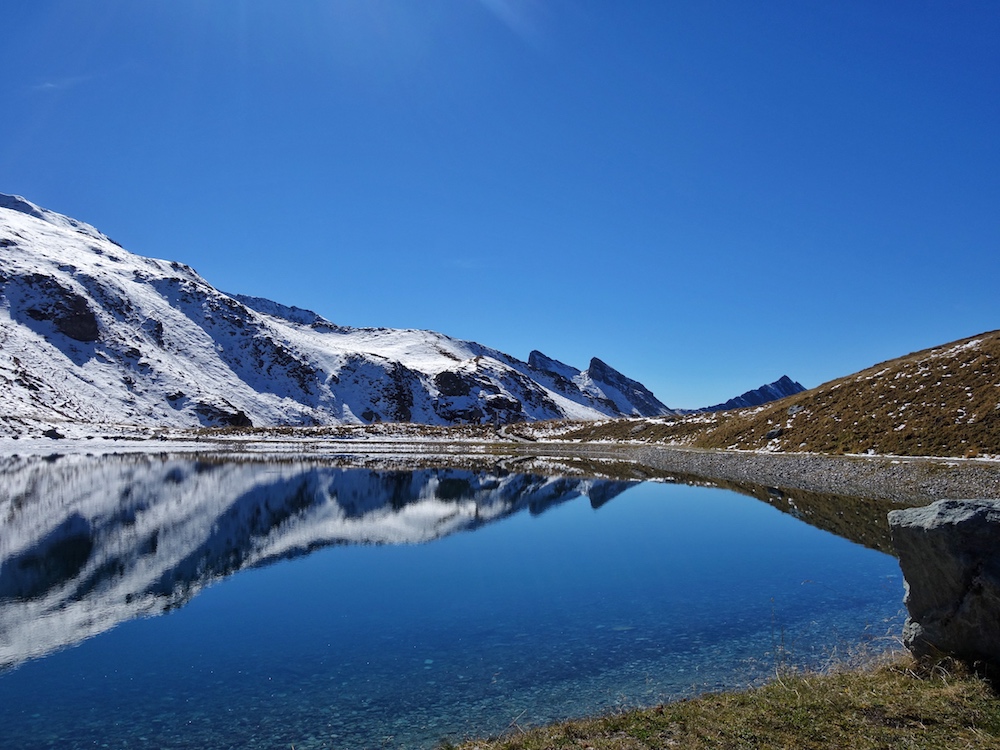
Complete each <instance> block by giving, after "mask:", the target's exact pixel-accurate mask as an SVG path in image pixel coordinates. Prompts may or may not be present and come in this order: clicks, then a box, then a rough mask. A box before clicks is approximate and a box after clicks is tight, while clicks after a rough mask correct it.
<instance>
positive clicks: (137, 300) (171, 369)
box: [0, 194, 679, 434]
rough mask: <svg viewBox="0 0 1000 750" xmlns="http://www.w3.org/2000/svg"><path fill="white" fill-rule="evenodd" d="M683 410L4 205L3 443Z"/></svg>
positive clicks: (552, 365)
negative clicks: (45, 436)
mask: <svg viewBox="0 0 1000 750" xmlns="http://www.w3.org/2000/svg"><path fill="white" fill-rule="evenodd" d="M677 413H679V412H678V411H677V410H675V409H671V408H669V407H668V406H666V405H665V404H664V403H663V402H661V401H660V400H659V399H657V398H656V397H655V396H654V395H653V393H652V392H651V391H650V390H649V389H648V388H646V387H645V386H643V385H642V384H641V383H639V382H638V381H635V380H633V379H631V378H628V377H626V376H625V375H623V374H622V373H620V372H618V371H617V370H615V369H614V368H612V367H610V366H609V365H607V364H606V363H604V362H602V361H601V360H599V359H597V358H594V359H592V360H591V362H590V365H589V367H588V369H587V370H585V371H580V370H577V369H575V368H573V367H570V366H568V365H565V364H563V363H560V362H558V361H557V360H554V359H551V358H549V357H546V356H545V355H543V354H541V353H540V352H532V353H531V356H530V357H529V359H528V362H523V361H521V360H518V359H516V358H515V357H512V356H510V355H508V354H504V353H503V352H500V351H497V350H495V349H491V348H489V347H486V346H483V345H481V344H478V343H475V342H470V341H460V340H457V339H454V338H451V337H449V336H446V335H444V334H440V333H435V332H432V331H419V330H409V329H381V328H379V329H375V328H350V327H345V326H340V325H337V324H335V323H332V322H331V321H329V320H326V319H324V318H323V317H322V316H320V315H318V314H316V313H315V312H312V311H309V310H305V309H302V308H298V307H290V306H287V305H282V304H279V303H277V302H272V301H270V300H267V299H263V298H260V297H251V296H246V295H240V294H232V295H230V294H225V293H223V292H220V291H219V290H217V289H215V288H213V287H212V286H211V285H210V284H208V282H206V281H205V280H204V279H203V278H201V277H200V276H199V275H198V274H197V273H196V272H195V271H194V270H193V269H192V268H190V267H189V266H187V265H184V264H182V263H178V262H176V261H173V262H171V261H166V260H156V259H152V258H145V257H142V256H138V255H134V254H132V253H129V252H127V251H126V250H124V249H123V248H122V247H121V246H120V245H118V244H117V243H115V242H114V241H113V240H111V239H110V238H109V237H107V236H106V235H104V234H102V233H101V232H100V231H98V230H97V229H95V228H94V227H92V226H90V225H88V224H84V223H82V222H79V221H76V220H75V219H71V218H69V217H66V216H62V215H60V214H57V213H54V212H52V211H48V210H46V209H44V208H41V207H39V206H36V205H35V204H33V203H31V202H29V201H27V200H25V199H23V198H20V197H16V196H7V195H2V194H0V431H3V432H8V433H11V432H13V433H15V434H18V433H23V432H26V431H31V430H38V426H39V425H43V426H44V425H46V424H47V425H50V426H55V425H58V424H67V423H90V424H95V423H97V424H102V425H116V424H120V425H139V426H166V427H197V426H225V425H232V426H275V425H323V424H364V423H371V422H380V421H387V422H417V423H423V424H439V425H441V424H460V423H480V424H483V423H494V424H505V423H510V422H519V421H538V420H547V419H577V420H595V419H602V418H605V417H618V416H635V417H656V416H667V415H672V414H677Z"/></svg>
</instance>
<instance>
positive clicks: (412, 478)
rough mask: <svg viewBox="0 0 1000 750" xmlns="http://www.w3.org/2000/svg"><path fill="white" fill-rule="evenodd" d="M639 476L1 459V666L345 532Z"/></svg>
mask: <svg viewBox="0 0 1000 750" xmlns="http://www.w3.org/2000/svg"><path fill="white" fill-rule="evenodd" d="M633 484H636V483H635V482H627V481H610V480H601V479H581V478H567V477H547V476H540V475H537V474H516V473H508V472H506V471H504V470H501V469H496V470H492V471H468V470H461V469H425V470H417V471H378V470H371V469H342V468H332V467H329V466H322V465H317V464H311V463H257V462H242V463H207V462H201V461H193V460H167V459H155V458H136V457H102V458H100V459H94V458H86V457H82V456H71V457H63V458H60V459H58V460H56V461H45V460H39V459H23V458H22V459H19V458H10V459H5V460H3V461H2V462H0V523H2V529H3V533H2V535H0V669H4V668H11V667H14V666H17V665H18V664H20V663H22V662H24V661H26V660H29V659H34V658H37V657H41V656H44V655H46V654H48V653H51V652H53V651H55V650H58V649H60V648H63V647H66V646H69V645H72V644H74V643H77V642H79V641H81V640H83V639H85V638H88V637H90V636H93V635H96V634H98V633H101V632H103V631H106V630H108V629H110V628H112V627H114V626H115V625H117V624H119V623H122V622H125V621H127V620H130V619H133V618H136V617H141V616H148V615H156V614H160V613H163V612H165V611H167V610H170V609H172V608H176V607H180V606H183V605H184V604H185V603H187V602H188V601H189V600H190V599H191V598H192V597H193V596H194V595H195V594H197V593H198V592H199V591H201V590H202V589H203V588H204V587H205V586H207V585H209V584H210V583H212V582H213V581H215V580H218V579H220V578H222V577H225V576H228V575H231V574H232V573H235V572H237V571H239V570H242V569H245V568H249V567H254V566H261V565H267V564H269V563H270V562H273V561H276V560H280V559H286V558H290V557H294V556H297V555H302V554H306V553H308V552H310V551H311V550H313V549H317V548H319V547H324V546H328V545H334V544H414V543H421V542H427V541H430V540H433V539H437V538H440V537H443V536H446V535H448V534H452V533H455V532H457V531H467V530H472V529H475V528H477V527H480V526H482V525H483V524H487V523H490V522H491V521H495V520H497V519H500V518H503V517H506V516H509V515H511V514H513V513H518V512H520V511H523V510H527V511H529V512H530V513H541V512H542V511H544V510H546V509H547V508H549V507H551V506H553V505H557V504H559V503H563V502H565V501H567V500H570V499H573V498H577V497H580V496H581V495H582V496H587V497H589V498H590V501H591V504H592V505H593V506H594V507H597V506H599V505H601V504H603V503H605V502H607V501H608V500H610V499H612V498H613V497H615V496H616V495H618V494H619V493H621V492H622V491H624V490H625V489H627V488H628V487H630V486H632V485H633Z"/></svg>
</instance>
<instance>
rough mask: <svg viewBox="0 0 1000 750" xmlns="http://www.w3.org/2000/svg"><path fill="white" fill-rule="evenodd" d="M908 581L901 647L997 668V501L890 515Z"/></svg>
mask: <svg viewBox="0 0 1000 750" xmlns="http://www.w3.org/2000/svg"><path fill="white" fill-rule="evenodd" d="M889 527H890V530H891V533H892V542H893V545H894V546H895V547H896V551H897V553H898V554H899V565H900V567H901V568H902V570H903V576H904V577H905V579H906V600H905V601H906V608H907V610H908V612H909V618H908V619H907V621H906V626H905V627H904V630H903V643H904V645H906V647H907V648H909V649H910V650H911V651H912V652H913V653H914V654H916V655H917V656H924V655H935V654H945V655H949V656H955V657H958V658H960V659H963V660H965V661H969V662H986V663H988V664H991V665H994V666H996V665H1000V500H941V501H938V502H936V503H933V504H932V505H929V506H927V507H925V508H910V509H907V510H895V511H892V512H890V513H889Z"/></svg>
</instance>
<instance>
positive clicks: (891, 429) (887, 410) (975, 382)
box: [562, 331, 1000, 458]
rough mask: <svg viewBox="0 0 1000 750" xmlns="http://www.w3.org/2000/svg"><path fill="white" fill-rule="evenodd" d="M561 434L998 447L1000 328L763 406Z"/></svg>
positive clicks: (995, 450)
mask: <svg viewBox="0 0 1000 750" xmlns="http://www.w3.org/2000/svg"><path fill="white" fill-rule="evenodd" d="M562 437H564V438H566V439H570V440H584V441H587V440H630V441H642V442H659V443H675V444H682V445H691V446H694V447H699V448H722V449H726V448H729V449H737V450H774V451H803V452H809V453H831V454H843V453H868V452H872V453H877V454H882V455H890V454H891V455H899V456H951V457H965V458H970V457H976V456H980V455H1000V331H993V332H990V333H984V334H980V335H978V336H973V337H970V338H968V339H963V340H962V341H956V342H954V343H951V344H946V345H944V346H940V347H936V348H934V349H927V350H924V351H920V352H916V353H914V354H909V355H907V356H905V357H900V358H898V359H894V360H891V361H889V362H883V363H882V364H879V365H875V366H874V367H871V368H869V369H867V370H863V371H862V372H859V373H856V374H854V375H850V376H848V377H845V378H841V379H839V380H834V381H831V382H829V383H825V384H824V385H821V386H819V387H817V388H813V389H812V390H809V391H805V392H803V393H799V394H796V395H794V396H790V397H788V398H785V399H782V400H781V401H775V402H774V403H772V404H768V405H766V406H764V407H757V408H755V409H744V410H735V411H730V412H722V413H718V414H713V415H689V416H687V417H679V418H676V419H672V420H664V419H657V420H645V421H640V420H612V421H608V422H601V423H597V424H590V425H570V426H568V427H567V429H566V431H565V432H564V433H563V434H562Z"/></svg>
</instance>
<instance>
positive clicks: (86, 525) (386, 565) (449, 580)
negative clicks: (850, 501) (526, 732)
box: [0, 457, 903, 750]
mask: <svg viewBox="0 0 1000 750" xmlns="http://www.w3.org/2000/svg"><path fill="white" fill-rule="evenodd" d="M902 594H903V584H902V577H901V575H900V572H899V566H898V564H897V563H896V561H895V559H893V558H892V557H890V556H888V555H885V554H883V553H880V552H876V551H873V550H870V549H866V548H864V547H861V546H859V545H857V544H854V543H852V542H849V541H846V540H844V539H841V538H839V537H837V536H835V535H833V534H830V533H828V532H824V531H820V530H818V529H816V528H813V527H811V526H809V525H807V524H805V523H803V522H801V521H799V520H797V519H796V518H795V517H794V516H792V515H789V514H786V513H782V512H780V511H778V510H776V509H775V508H773V507H771V506H769V505H767V504H765V503H762V502H760V501H758V500H755V499H753V498H750V497H746V496H743V495H739V494H736V493H734V492H730V491H726V490H720V489H711V488H704V487H691V486H687V485H673V484H663V483H644V484H639V483H628V482H612V481H601V480H580V479H573V478H552V477H544V476H539V475H519V474H511V473H508V472H506V471H500V470H498V471H494V472H475V471H463V470H444V471H432V470H422V471H417V472H413V473H410V472H400V471H375V470H368V469H357V470H355V469H338V468H331V467H324V466H320V465H316V464H305V463H303V464H278V465H273V464H272V465H269V464H264V463H254V462H244V463H234V464H204V463H197V462H193V461H182V460H160V459H142V460H140V459H121V458H119V459H114V458H105V459H101V460H94V459H84V458H82V457H67V458H62V459H60V460H57V461H55V462H42V461H29V460H27V459H4V460H3V461H0V670H3V671H0V746H3V747H16V748H84V747H86V748H93V747H98V748H100V747H109V748H125V747H127V748H136V747H145V748H200V749H203V748H258V747H259V748H289V747H292V746H294V747H295V748H296V749H297V750H306V749H307V748H362V747H376V748H377V747H392V748H403V747H405V748H431V747H434V746H435V745H436V744H438V743H439V742H440V741H442V740H444V739H449V740H452V741H457V740H459V739H462V738H464V737H468V736H484V735H495V734H498V733H501V732H503V731H505V730H508V729H510V728H512V727H514V726H521V727H523V726H527V725H532V724H539V723H543V722H549V721H554V720H558V719H564V718H569V717H574V716H581V715H588V714H595V713H600V712H608V711H613V710H615V709H617V708H619V707H625V706H634V705H648V704H654V703H657V702H659V701H662V700H666V699H670V698H676V697H681V696H688V695H692V694H694V693H698V692H704V691H707V690H716V689H720V688H728V687H743V686H746V685H749V684H752V683H754V682H757V681H760V680H761V679H764V678H766V677H767V676H768V675H769V674H773V671H774V669H775V667H776V666H777V665H801V666H807V667H822V666H823V665H824V664H826V663H827V662H828V661H829V660H830V659H831V658H837V657H838V656H839V655H843V654H844V653H845V652H846V651H850V650H851V649H854V648H856V647H858V646H865V647H867V648H870V649H875V650H878V649H882V648H885V647H886V646H888V645H891V644H890V640H889V639H887V638H886V635H887V634H892V633H898V632H899V630H900V627H901V623H902V615H901V608H902V605H901V600H902Z"/></svg>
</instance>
